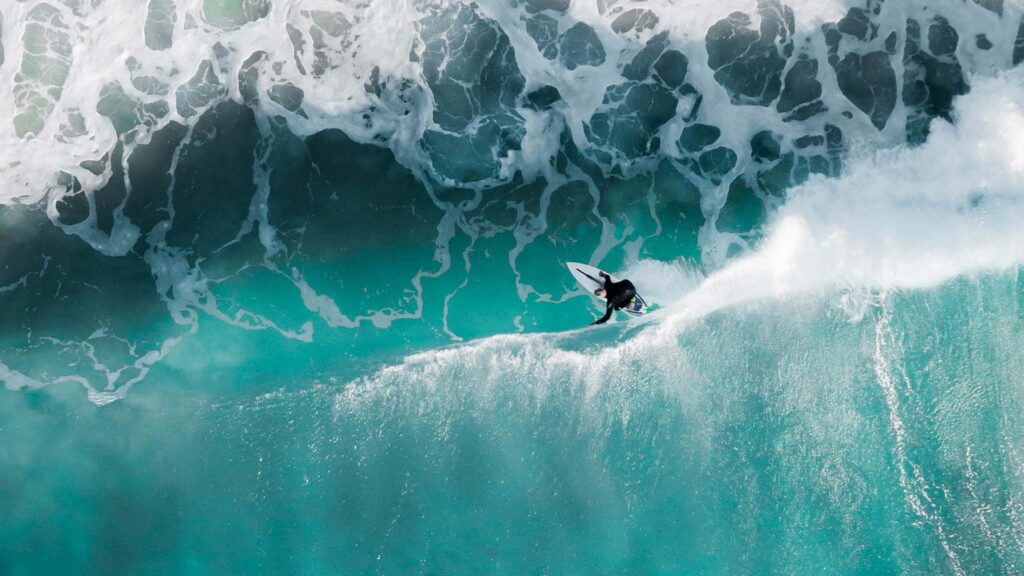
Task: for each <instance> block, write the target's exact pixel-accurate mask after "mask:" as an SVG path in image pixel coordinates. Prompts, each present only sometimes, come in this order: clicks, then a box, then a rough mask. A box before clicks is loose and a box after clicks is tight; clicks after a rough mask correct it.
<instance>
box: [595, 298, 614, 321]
mask: <svg viewBox="0 0 1024 576" xmlns="http://www.w3.org/2000/svg"><path fill="white" fill-rule="evenodd" d="M614 309H615V305H614V304H612V302H611V301H610V300H609V301H608V310H606V311H605V313H604V316H602V317H600V318H599V319H597V320H594V321H593V322H591V324H592V325H593V324H604V323H605V322H607V321H608V319H609V318H611V317H612V310H614Z"/></svg>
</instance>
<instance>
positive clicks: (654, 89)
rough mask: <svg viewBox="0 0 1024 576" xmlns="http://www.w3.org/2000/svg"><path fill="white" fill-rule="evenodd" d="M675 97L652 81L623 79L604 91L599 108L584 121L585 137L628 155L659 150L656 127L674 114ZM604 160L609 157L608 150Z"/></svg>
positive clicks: (593, 142)
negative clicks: (642, 81)
mask: <svg viewBox="0 0 1024 576" xmlns="http://www.w3.org/2000/svg"><path fill="white" fill-rule="evenodd" d="M677 103H678V99H677V98H676V97H675V96H673V94H672V93H671V92H670V91H669V90H668V89H667V88H665V87H664V86H662V85H661V84H659V83H655V82H644V83H635V82H626V83H623V84H617V85H614V86H611V87H609V88H608V89H607V90H606V91H605V96H604V101H603V103H602V109H603V110H602V111H600V112H597V113H596V114H594V115H593V116H592V117H591V118H590V121H589V122H588V123H587V124H585V125H584V129H585V131H586V134H587V138H588V139H589V140H590V142H591V143H592V144H593V145H595V146H597V147H601V148H606V147H607V148H611V149H613V150H614V151H616V152H618V153H621V155H622V156H624V157H625V158H627V159H633V158H639V157H641V156H647V155H650V154H653V153H655V152H657V151H658V149H659V147H660V145H661V141H660V138H659V137H658V130H659V129H660V128H661V127H662V126H663V125H665V124H666V123H667V122H668V121H669V120H671V119H672V118H673V117H675V113H676V104H677ZM602 153H603V155H604V156H605V157H604V158H602V160H603V162H604V163H608V164H610V163H611V161H612V157H611V156H609V155H607V152H603V151H600V150H599V151H598V154H602Z"/></svg>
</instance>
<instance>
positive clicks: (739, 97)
mask: <svg viewBox="0 0 1024 576" xmlns="http://www.w3.org/2000/svg"><path fill="white" fill-rule="evenodd" d="M757 12H758V15H759V16H760V17H761V26H760V29H759V30H754V29H752V28H751V18H750V16H749V15H747V14H745V13H743V12H734V13H733V14H730V15H729V17H728V18H725V19H723V20H720V21H718V22H716V23H715V24H714V25H713V26H711V28H710V29H709V30H708V32H707V36H706V43H707V51H708V66H710V67H711V69H712V70H714V71H715V80H717V81H718V83H719V84H721V85H722V86H723V87H724V88H725V89H726V90H727V91H728V92H729V96H730V98H731V99H732V102H733V103H734V104H751V105H758V106H767V105H769V104H771V103H772V102H773V101H774V100H775V99H776V98H778V96H779V91H780V89H781V86H782V70H783V69H784V68H785V66H786V60H787V59H788V58H789V56H790V55H791V54H792V52H793V40H792V37H791V35H792V31H793V29H794V28H795V24H794V16H793V11H792V10H791V9H790V8H789V7H788V6H783V5H782V4H781V3H780V2H778V0H759V1H758V4H757Z"/></svg>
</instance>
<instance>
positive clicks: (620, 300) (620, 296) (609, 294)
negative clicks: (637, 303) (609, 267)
mask: <svg viewBox="0 0 1024 576" xmlns="http://www.w3.org/2000/svg"><path fill="white" fill-rule="evenodd" d="M601 276H602V277H603V278H604V286H602V287H600V288H598V289H597V290H594V294H596V295H597V296H598V297H600V298H604V299H606V300H607V301H608V309H607V310H606V311H605V313H604V316H602V317H601V318H599V319H598V320H595V321H593V322H591V323H590V324H591V326H593V325H594V324H604V323H605V322H607V321H608V319H609V318H611V317H612V311H613V310H621V309H622V308H625V307H626V306H629V305H630V303H632V302H633V298H635V297H636V287H635V286H633V283H632V282H630V281H629V280H620V281H618V282H612V277H611V276H609V275H608V274H606V273H604V272H601Z"/></svg>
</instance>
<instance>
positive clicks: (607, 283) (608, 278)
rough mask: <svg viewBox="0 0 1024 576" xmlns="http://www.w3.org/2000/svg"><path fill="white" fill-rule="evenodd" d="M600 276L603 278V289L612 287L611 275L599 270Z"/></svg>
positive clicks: (606, 289)
mask: <svg viewBox="0 0 1024 576" xmlns="http://www.w3.org/2000/svg"><path fill="white" fill-rule="evenodd" d="M601 276H602V277H603V278H604V289H605V292H607V291H608V290H609V289H611V287H612V284H613V282H612V277H611V276H609V275H608V274H606V273H604V272H601Z"/></svg>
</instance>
